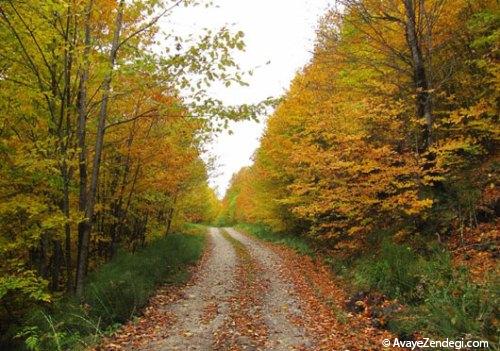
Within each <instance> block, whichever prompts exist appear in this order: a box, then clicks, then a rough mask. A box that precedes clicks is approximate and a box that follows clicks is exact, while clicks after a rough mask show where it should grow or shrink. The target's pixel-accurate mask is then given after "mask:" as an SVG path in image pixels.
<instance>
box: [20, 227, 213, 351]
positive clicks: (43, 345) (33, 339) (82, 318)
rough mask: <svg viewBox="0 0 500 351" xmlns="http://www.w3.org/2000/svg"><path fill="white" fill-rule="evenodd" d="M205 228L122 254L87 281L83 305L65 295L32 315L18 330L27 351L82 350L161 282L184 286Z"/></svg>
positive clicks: (135, 308) (140, 303)
mask: <svg viewBox="0 0 500 351" xmlns="http://www.w3.org/2000/svg"><path fill="white" fill-rule="evenodd" d="M203 231H204V229H203V227H201V226H190V227H189V228H188V229H187V232H189V234H170V235H168V236H167V237H163V238H159V239H157V240H155V241H154V242H152V243H150V244H148V245H147V246H146V247H144V248H142V249H140V250H138V251H136V252H135V253H129V252H119V253H118V254H117V255H116V257H115V258H113V259H112V260H111V261H110V262H108V263H106V264H105V265H103V266H102V267H100V268H99V269H98V270H96V271H95V272H93V273H91V274H90V275H89V277H88V280H87V284H86V288H85V294H84V297H83V302H82V303H79V302H78V301H76V300H74V299H73V298H69V297H62V298H60V299H59V300H57V301H56V302H54V303H52V304H51V305H50V306H48V307H44V308H39V309H37V310H34V311H32V313H30V315H29V317H28V318H27V319H26V320H25V322H24V327H23V328H22V329H21V330H20V331H19V332H18V338H19V339H23V340H24V348H25V349H28V350H36V351H38V350H40V351H43V350H50V351H53V350H57V351H60V350H61V351H62V350H81V349H82V350H83V349H85V348H86V347H88V346H90V345H93V344H95V343H96V342H97V341H98V340H99V339H100V338H101V337H102V336H103V335H106V334H109V333H111V332H113V331H114V330H116V329H117V328H118V327H119V326H120V325H121V323H124V322H126V321H127V320H129V319H131V318H133V317H134V316H136V315H138V314H139V313H140V310H141V308H142V307H144V305H145V304H146V303H147V301H148V299H149V298H150V297H151V295H152V294H153V293H154V291H155V289H156V288H157V287H158V285H159V284H180V283H183V282H185V281H186V280H187V279H188V276H189V273H188V267H189V266H190V265H192V264H194V263H195V262H196V261H197V260H198V259H199V258H200V256H201V253H202V251H203V246H204V240H205V237H204V236H203V235H202V233H203Z"/></svg>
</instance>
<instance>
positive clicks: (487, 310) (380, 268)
mask: <svg viewBox="0 0 500 351" xmlns="http://www.w3.org/2000/svg"><path fill="white" fill-rule="evenodd" d="M429 251H430V253H429V254H428V255H422V254H418V253H417V252H415V251H414V250H412V249H411V248H410V247H408V246H405V245H398V244H395V243H393V242H391V241H390V240H388V239H386V240H384V241H383V243H382V246H381V250H380V254H379V255H374V256H371V257H368V258H363V259H361V260H359V261H358V262H357V264H356V265H355V267H354V268H353V269H352V270H351V271H350V272H349V273H348V274H352V276H354V283H355V285H356V287H357V288H361V289H375V290H377V291H381V292H383V293H384V294H386V295H387V296H388V297H390V298H392V299H398V300H399V301H402V302H404V303H407V304H408V307H406V308H405V309H404V310H403V312H402V313H400V314H399V315H396V316H395V318H394V319H393V320H391V321H390V323H389V327H390V329H392V330H393V331H395V332H396V333H398V334H401V335H407V336H408V335H412V334H413V333H414V332H416V331H420V332H422V333H424V335H426V336H429V337H430V336H432V337H435V338H443V337H449V338H461V337H465V336H469V337H471V338H472V339H484V338H487V339H489V340H494V338H495V335H496V332H497V331H496V329H495V327H494V319H495V316H496V314H497V313H498V307H497V306H498V302H499V297H498V291H497V288H495V287H494V285H493V284H492V283H489V284H477V283H474V282H472V281H471V280H470V278H469V275H468V273H467V270H466V269H465V268H464V267H460V268H458V269H457V268H455V267H453V265H452V263H451V258H450V255H449V253H448V252H447V251H445V250H443V249H442V248H439V247H438V246H435V247H430V248H429ZM347 276H349V275H347Z"/></svg>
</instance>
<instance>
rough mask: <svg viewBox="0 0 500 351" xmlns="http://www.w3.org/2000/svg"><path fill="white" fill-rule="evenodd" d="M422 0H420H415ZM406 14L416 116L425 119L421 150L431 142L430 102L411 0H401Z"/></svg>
mask: <svg viewBox="0 0 500 351" xmlns="http://www.w3.org/2000/svg"><path fill="white" fill-rule="evenodd" d="M417 1H419V2H420V1H422V0H417ZM403 3H404V7H405V15H406V41H407V43H408V46H409V48H410V51H411V57H412V62H413V82H414V84H415V88H416V89H417V99H416V110H417V117H419V118H423V119H424V120H425V128H424V133H423V134H424V135H423V139H424V140H423V147H422V148H423V150H425V149H427V148H428V147H429V146H430V145H431V144H432V123H433V120H432V104H431V103H432V102H431V97H430V94H429V81H428V79H427V75H426V71H425V63H424V59H423V55H422V48H421V46H420V41H419V38H418V34H417V33H418V31H417V22H416V16H415V5H414V1H413V0H403Z"/></svg>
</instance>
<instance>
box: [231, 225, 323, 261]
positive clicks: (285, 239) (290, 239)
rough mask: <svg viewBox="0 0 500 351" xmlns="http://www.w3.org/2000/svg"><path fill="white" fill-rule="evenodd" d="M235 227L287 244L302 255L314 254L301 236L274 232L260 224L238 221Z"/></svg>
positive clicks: (264, 238) (256, 235)
mask: <svg viewBox="0 0 500 351" xmlns="http://www.w3.org/2000/svg"><path fill="white" fill-rule="evenodd" d="M235 228H236V229H238V230H240V231H242V232H245V233H247V234H250V235H253V236H255V237H256V238H258V239H261V240H264V241H269V242H272V243H275V244H281V245H285V246H288V247H289V248H291V249H293V250H295V251H297V252H298V253H300V254H302V255H308V256H314V250H313V249H312V247H311V245H310V244H309V243H308V242H307V241H306V240H305V239H304V238H302V237H299V236H292V235H284V234H278V233H274V232H273V231H272V230H271V229H269V227H267V226H265V225H262V224H248V223H240V224H237V225H236V226H235Z"/></svg>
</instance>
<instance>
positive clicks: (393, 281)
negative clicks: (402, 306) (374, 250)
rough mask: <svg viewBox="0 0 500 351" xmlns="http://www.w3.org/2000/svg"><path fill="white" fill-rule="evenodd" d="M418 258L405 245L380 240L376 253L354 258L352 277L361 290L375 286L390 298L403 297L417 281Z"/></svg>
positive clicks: (406, 295) (408, 294)
mask: <svg viewBox="0 0 500 351" xmlns="http://www.w3.org/2000/svg"><path fill="white" fill-rule="evenodd" d="M419 261H420V258H419V257H418V255H417V254H416V253H415V252H413V251H412V250H411V249H410V248H409V247H407V246H403V245H398V244H395V243H392V242H391V241H390V240H388V239H386V240H384V241H383V242H382V247H381V251H380V255H379V256H378V257H369V258H365V259H361V260H360V261H358V263H357V265H356V268H355V273H354V279H355V283H356V285H358V286H359V287H360V288H362V289H366V290H369V289H376V290H379V291H381V292H383V293H384V294H386V295H387V296H388V297H390V298H407V297H409V296H410V295H411V294H412V292H413V291H415V289H416V287H417V284H418V283H419V275H418V267H417V265H418V264H419Z"/></svg>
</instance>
